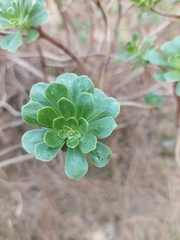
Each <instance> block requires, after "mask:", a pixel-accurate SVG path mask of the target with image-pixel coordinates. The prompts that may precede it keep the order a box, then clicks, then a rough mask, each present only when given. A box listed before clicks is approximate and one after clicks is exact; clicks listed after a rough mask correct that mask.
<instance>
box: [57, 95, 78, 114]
mask: <svg viewBox="0 0 180 240" xmlns="http://www.w3.org/2000/svg"><path fill="white" fill-rule="evenodd" d="M57 105H58V110H59V112H60V113H61V115H62V116H63V117H64V118H66V119H67V118H70V117H74V116H75V106H74V104H73V103H72V102H71V101H70V100H68V99H67V98H64V97H62V98H61V99H60V100H59V101H58V103H57Z"/></svg>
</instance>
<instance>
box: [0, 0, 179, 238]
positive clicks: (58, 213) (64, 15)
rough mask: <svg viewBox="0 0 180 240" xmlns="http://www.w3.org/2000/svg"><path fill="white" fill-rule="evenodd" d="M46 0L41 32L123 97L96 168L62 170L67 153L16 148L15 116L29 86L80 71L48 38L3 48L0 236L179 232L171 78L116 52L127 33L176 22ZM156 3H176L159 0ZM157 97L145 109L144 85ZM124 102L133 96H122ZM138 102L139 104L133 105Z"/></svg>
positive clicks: (126, 9)
mask: <svg viewBox="0 0 180 240" xmlns="http://www.w3.org/2000/svg"><path fill="white" fill-rule="evenodd" d="M97 3H98V1H97V2H96V3H95V1H84V0H74V1H72V0H67V1H58V0H57V1H56V0H54V1H52V0H49V1H47V6H48V9H49V11H50V14H51V19H50V20H49V22H48V23H46V24H45V25H44V26H43V29H44V31H45V32H47V33H49V34H50V35H51V36H52V37H54V38H56V39H57V40H58V41H61V42H62V43H63V44H64V45H65V46H66V47H67V48H68V49H69V50H70V51H71V52H72V53H73V54H75V55H76V56H77V58H78V59H80V60H81V61H83V63H85V66H86V69H87V74H88V76H89V77H90V78H91V79H92V81H93V83H94V84H95V86H96V87H99V86H100V87H101V88H103V90H104V91H105V92H106V94H107V95H108V96H112V97H115V98H117V99H118V100H119V101H120V102H122V103H124V105H123V104H122V107H121V112H120V115H119V116H118V117H117V118H116V122H117V124H118V127H117V128H116V129H115V131H114V132H113V134H112V135H111V136H110V137H109V138H107V139H105V140H104V142H105V143H106V144H107V145H108V146H109V147H110V148H111V149H112V151H113V155H112V159H111V161H110V163H109V164H108V165H107V166H106V167H104V168H101V169H98V168H96V167H94V166H93V165H92V164H91V163H90V162H89V171H88V173H87V174H86V176H85V177H84V178H83V179H81V180H79V181H73V180H70V179H68V178H67V176H66V175H65V173H64V169H63V168H64V153H60V154H59V155H58V156H57V157H56V159H54V160H53V161H51V162H49V163H44V162H41V161H38V160H36V159H35V158H34V156H33V155H30V154H27V153H26V152H25V151H24V150H23V149H22V147H21V136H22V135H23V134H24V133H25V132H26V131H27V130H30V129H33V127H31V126H28V125H27V124H25V123H24V122H23V121H22V119H21V107H22V105H23V104H25V103H26V102H27V101H28V100H29V95H28V94H29V91H30V89H31V86H32V85H33V84H35V83H37V82H50V81H54V80H55V79H56V77H58V76H59V75H60V74H62V73H65V72H73V73H76V74H77V75H82V74H83V72H82V69H81V68H79V67H77V65H76V63H75V62H73V61H72V59H71V58H70V57H69V56H68V55H67V54H65V53H64V52H63V51H62V50H61V49H57V48H56V47H54V46H53V45H52V44H50V43H49V42H47V41H45V40H42V39H39V40H38V41H36V42H35V43H32V44H28V45H27V44H25V43H24V44H23V46H21V47H20V49H19V50H18V51H17V52H16V53H15V54H11V53H8V52H6V51H3V50H0V63H1V64H0V72H1V76H0V240H50V239H51V240H179V239H180V228H179V226H180V200H179V198H180V170H179V168H178V165H177V163H176V161H175V155H174V152H175V147H176V139H177V132H178V130H177V127H176V124H175V111H176V102H175V99H174V96H173V91H172V85H171V83H159V82H156V81H155V80H154V79H153V73H154V71H155V69H154V68H153V67H146V68H143V67H141V68H139V69H137V70H135V71H133V72H132V71H131V69H132V67H133V63H132V62H130V61H129V60H122V61H121V60H119V56H120V53H121V52H122V51H123V47H124V45H125V44H126V42H127V41H129V40H130V39H131V35H132V33H133V32H134V31H137V32H138V33H139V35H140V38H141V39H143V38H145V37H148V36H152V35H156V36H157V44H158V45H159V46H160V45H161V44H162V43H164V42H165V41H168V40H171V39H173V38H174V37H175V36H177V34H178V33H179V21H178V20H174V19H168V18H165V17H160V16H158V15H156V14H154V13H143V14H142V15H141V16H139V18H138V15H139V10H137V8H136V7H135V6H134V5H133V4H132V3H131V2H130V1H126V0H122V1H121V0H111V1H110V0H102V1H100V3H101V5H100V6H98V4H97ZM160 10H161V11H166V12H169V13H172V12H173V13H174V12H176V10H177V8H175V6H172V5H170V4H169V2H168V1H163V4H162V5H161V7H160ZM149 91H153V92H155V93H156V94H159V95H161V96H163V97H164V104H163V105H161V106H159V107H158V108H156V109H150V108H149V106H148V107H147V105H146V104H145V102H144V96H145V95H146V94H147V92H149ZM128 102H131V104H129V105H130V106H129V105H128V104H127V103H128ZM133 103H140V107H137V106H136V104H134V105H133Z"/></svg>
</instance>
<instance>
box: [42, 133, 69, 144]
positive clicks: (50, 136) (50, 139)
mask: <svg viewBox="0 0 180 240" xmlns="http://www.w3.org/2000/svg"><path fill="white" fill-rule="evenodd" d="M44 142H45V143H46V144H47V145H49V146H50V147H52V148H55V147H58V146H61V147H62V146H63V145H64V143H65V141H64V140H62V139H61V138H59V137H58V132H57V131H55V130H48V131H47V132H46V133H45V135H44Z"/></svg>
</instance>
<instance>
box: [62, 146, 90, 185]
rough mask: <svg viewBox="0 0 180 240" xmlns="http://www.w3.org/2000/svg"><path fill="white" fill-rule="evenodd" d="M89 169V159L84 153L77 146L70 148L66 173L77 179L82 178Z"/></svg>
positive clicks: (67, 155)
mask: <svg viewBox="0 0 180 240" xmlns="http://www.w3.org/2000/svg"><path fill="white" fill-rule="evenodd" d="M87 171H88V164H87V160H86V158H85V157H84V155H83V153H82V152H81V150H80V149H79V147H76V148H74V149H73V148H68V150H67V154H66V160H65V173H66V175H67V176H68V177H69V178H71V179H75V180H79V179H81V178H82V177H83V176H84V175H85V174H86V173H87Z"/></svg>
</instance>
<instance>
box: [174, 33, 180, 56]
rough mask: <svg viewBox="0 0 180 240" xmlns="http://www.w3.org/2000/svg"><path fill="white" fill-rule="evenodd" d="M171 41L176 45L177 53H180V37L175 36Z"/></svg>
mask: <svg viewBox="0 0 180 240" xmlns="http://www.w3.org/2000/svg"><path fill="white" fill-rule="evenodd" d="M173 43H174V44H175V45H176V48H177V51H178V55H180V37H179V36H178V37H176V38H174V39H173Z"/></svg>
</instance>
